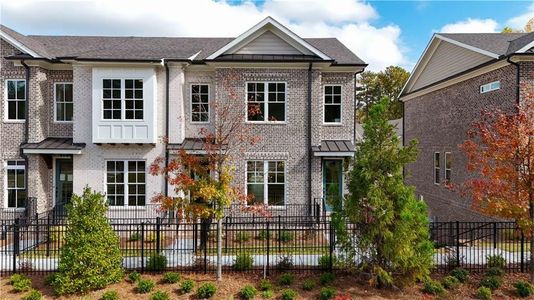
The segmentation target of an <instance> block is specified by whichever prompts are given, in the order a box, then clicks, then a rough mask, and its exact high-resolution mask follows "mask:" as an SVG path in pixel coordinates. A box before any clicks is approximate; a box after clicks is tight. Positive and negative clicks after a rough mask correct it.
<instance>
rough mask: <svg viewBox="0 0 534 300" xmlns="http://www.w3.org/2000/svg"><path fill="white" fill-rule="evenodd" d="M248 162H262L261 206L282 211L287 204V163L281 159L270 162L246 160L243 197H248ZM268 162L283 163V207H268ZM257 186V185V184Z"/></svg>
mask: <svg viewBox="0 0 534 300" xmlns="http://www.w3.org/2000/svg"><path fill="white" fill-rule="evenodd" d="M249 162H262V163H263V204H264V205H267V206H268V207H269V208H280V209H283V208H285V207H286V204H287V161H286V160H283V159H272V160H263V159H248V160H245V195H248V184H249V182H248V174H247V173H248V168H247V167H248V166H247V165H248V163H249ZM269 162H283V163H284V182H283V185H284V204H283V205H269V178H268V176H269ZM257 184H259V183H257ZM271 184H282V183H279V182H278V183H271ZM247 205H248V204H247Z"/></svg>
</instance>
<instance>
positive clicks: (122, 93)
mask: <svg viewBox="0 0 534 300" xmlns="http://www.w3.org/2000/svg"><path fill="white" fill-rule="evenodd" d="M102 101H103V104H104V105H103V118H104V120H143V117H144V116H143V80H142V79H103V81H102ZM123 101H124V104H123Z"/></svg>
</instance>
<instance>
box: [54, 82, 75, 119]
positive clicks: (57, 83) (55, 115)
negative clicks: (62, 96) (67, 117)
mask: <svg viewBox="0 0 534 300" xmlns="http://www.w3.org/2000/svg"><path fill="white" fill-rule="evenodd" d="M59 84H63V85H65V84H70V85H72V121H59V120H58V119H57V102H56V100H57V97H56V96H57V94H56V93H57V92H56V91H57V86H58V85H59ZM63 103H65V102H63ZM73 122H74V84H73V83H72V81H70V82H69V81H62V82H54V123H58V124H72V123H73Z"/></svg>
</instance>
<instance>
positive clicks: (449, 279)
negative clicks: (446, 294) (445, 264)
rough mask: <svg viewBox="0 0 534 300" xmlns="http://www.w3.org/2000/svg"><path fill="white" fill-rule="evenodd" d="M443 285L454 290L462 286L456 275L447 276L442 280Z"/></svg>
mask: <svg viewBox="0 0 534 300" xmlns="http://www.w3.org/2000/svg"><path fill="white" fill-rule="evenodd" d="M441 285H442V286H443V287H444V288H446V289H447V290H454V289H456V288H458V287H459V286H460V281H459V280H458V278H456V277H454V276H450V275H449V276H445V277H444V278H443V279H442V280H441Z"/></svg>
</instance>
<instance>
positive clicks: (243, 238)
mask: <svg viewBox="0 0 534 300" xmlns="http://www.w3.org/2000/svg"><path fill="white" fill-rule="evenodd" d="M249 240H250V234H249V233H248V232H244V231H240V232H238V233H236V235H235V241H236V242H238V243H244V242H248V241H249Z"/></svg>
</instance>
